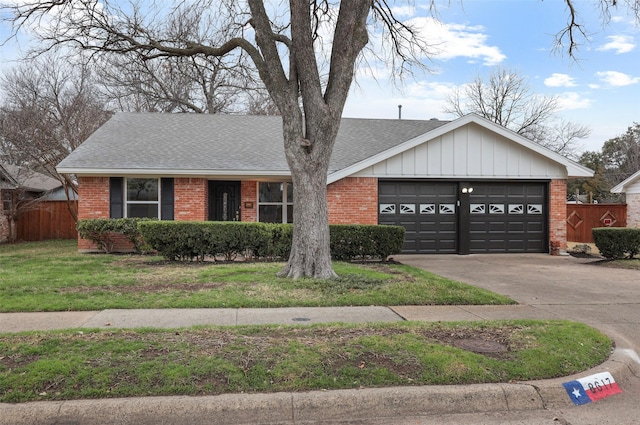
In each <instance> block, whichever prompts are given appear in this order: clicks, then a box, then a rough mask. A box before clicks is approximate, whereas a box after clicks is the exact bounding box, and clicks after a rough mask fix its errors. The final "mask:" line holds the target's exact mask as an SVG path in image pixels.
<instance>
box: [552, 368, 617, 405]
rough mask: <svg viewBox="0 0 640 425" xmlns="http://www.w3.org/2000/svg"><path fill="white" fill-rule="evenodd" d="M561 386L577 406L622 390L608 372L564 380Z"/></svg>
mask: <svg viewBox="0 0 640 425" xmlns="http://www.w3.org/2000/svg"><path fill="white" fill-rule="evenodd" d="M562 386H563V387H564V389H565V390H567V394H569V397H570V398H571V401H573V403H574V404H576V405H578V406H579V405H581V404H587V403H591V402H592V401H597V400H601V399H603V398H606V397H609V396H611V395H614V394H618V393H621V392H622V390H621V389H620V387H619V386H618V384H617V383H616V381H615V380H614V379H613V376H611V374H610V373H609V372H602V373H596V374H595V375H591V376H587V377H586V378H580V379H576V380H575V381H570V382H565V383H564V384H562Z"/></svg>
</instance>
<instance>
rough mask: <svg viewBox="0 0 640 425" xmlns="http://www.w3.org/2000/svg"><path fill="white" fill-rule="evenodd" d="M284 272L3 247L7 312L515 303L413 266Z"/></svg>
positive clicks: (0, 278)
mask: <svg viewBox="0 0 640 425" xmlns="http://www.w3.org/2000/svg"><path fill="white" fill-rule="evenodd" d="M282 266H283V264H281V263H263V262H256V263H238V262H236V263H227V264H214V263H205V264H199V263H187V264H185V263H174V262H166V261H163V259H162V257H157V256H140V255H117V254H116V255H106V254H79V253H78V252H77V247H76V242H75V241H48V242H38V243H25V244H16V245H1V246H0V270H2V274H1V275H0V311H2V312H17V311H67V310H102V309H131V308H223V307H224V308H240V307H246V308H249V307H253V308H258V307H292V306H299V307H301V306H309V307H312V306H313V307H315V306H362V305H365V306H366V305H379V306H385V305H447V304H465V305H470V304H512V303H513V301H511V300H510V299H509V298H507V297H504V296H501V295H497V294H494V293H492V292H489V291H486V290H483V289H479V288H476V287H473V286H470V285H466V284H463V283H459V282H454V281H451V280H449V279H445V278H442V277H440V276H436V275H434V274H432V273H429V272H426V271H423V270H420V269H417V268H414V267H409V266H405V265H397V264H375V263H374V264H368V265H358V264H349V263H336V264H335V270H336V272H337V273H338V274H339V275H340V279H336V280H313V279H299V280H291V279H285V278H277V277H276V272H277V271H279V270H280V269H281V268H282Z"/></svg>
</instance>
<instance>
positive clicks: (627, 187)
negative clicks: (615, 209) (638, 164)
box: [611, 170, 640, 227]
mask: <svg viewBox="0 0 640 425" xmlns="http://www.w3.org/2000/svg"><path fill="white" fill-rule="evenodd" d="M611 192H612V193H624V194H625V196H626V198H627V227H640V170H638V172H636V173H635V174H633V175H631V176H630V177H629V178H628V179H626V180H625V181H623V182H622V183H620V184H619V185H617V186H615V187H613V188H612V189H611Z"/></svg>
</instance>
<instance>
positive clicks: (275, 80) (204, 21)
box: [11, 0, 639, 278]
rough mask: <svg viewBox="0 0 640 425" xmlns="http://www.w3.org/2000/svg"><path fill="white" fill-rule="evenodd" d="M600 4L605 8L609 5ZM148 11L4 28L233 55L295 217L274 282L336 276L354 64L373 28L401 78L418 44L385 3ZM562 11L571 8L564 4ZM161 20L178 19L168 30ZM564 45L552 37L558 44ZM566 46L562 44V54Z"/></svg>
mask: <svg viewBox="0 0 640 425" xmlns="http://www.w3.org/2000/svg"><path fill="white" fill-rule="evenodd" d="M629 1H630V0H629ZM638 1H639V0H634V1H633V3H634V4H635V3H637V2H638ZM601 2H602V3H603V4H605V5H607V7H608V6H609V4H610V0H601ZM149 3H150V4H151V5H150V6H149V5H148V4H147V5H145V7H142V5H143V2H142V1H139V2H136V1H135V0H134V1H133V2H131V3H129V2H128V3H127V6H126V10H124V9H122V8H120V7H118V4H116V2H115V1H114V2H109V1H108V0H103V1H101V2H97V1H96V0H42V1H38V2H32V3H27V4H26V5H18V6H13V7H12V8H11V9H12V18H11V19H12V21H13V23H14V24H15V27H16V28H18V29H19V28H20V27H21V26H24V25H30V24H32V23H33V22H34V21H38V20H42V19H43V17H46V18H47V19H45V20H44V21H46V22H47V23H48V25H47V26H46V28H41V31H40V36H41V41H43V42H44V45H45V46H47V47H52V46H56V45H61V44H71V45H74V46H78V47H80V48H82V49H88V50H92V51H94V52H102V53H115V54H137V55H140V56H141V57H143V58H145V59H147V60H148V59H153V58H158V57H168V56H208V57H221V56H226V55H230V54H236V53H235V52H237V51H238V50H242V51H243V52H244V53H245V54H247V55H248V56H249V57H250V58H251V60H252V62H253V64H254V66H255V68H256V69H257V72H258V74H259V76H260V79H261V80H262V82H263V83H264V85H265V87H266V89H267V91H268V92H269V95H270V96H271V98H272V100H273V102H274V103H275V105H276V106H277V108H278V111H279V112H280V114H281V115H282V125H283V135H284V151H285V156H286V159H287V161H288V164H289V167H290V170H291V176H292V180H293V185H294V198H295V199H294V202H295V208H294V218H293V219H294V232H293V245H292V249H291V256H290V258H289V261H288V263H287V265H286V267H285V268H284V270H283V271H282V272H281V274H282V275H285V276H290V277H294V278H297V277H302V276H311V277H321V278H326V277H332V276H335V273H334V271H333V269H332V266H331V258H330V252H329V227H328V208H327V199H326V181H327V175H328V164H329V160H330V157H331V152H332V150H333V146H334V143H335V139H336V135H337V132H338V128H339V125H340V119H341V115H342V111H343V108H344V104H345V101H346V98H347V95H348V93H349V88H350V86H351V83H352V81H353V77H354V69H355V66H356V62H357V59H358V58H359V57H360V55H361V52H362V51H363V49H364V48H365V46H367V44H368V43H369V32H370V31H371V30H372V28H377V30H378V31H379V32H380V33H382V34H383V36H382V39H385V40H387V41H389V44H388V46H389V47H390V49H388V50H387V51H390V52H393V54H392V55H391V56H390V59H391V60H394V62H392V63H391V65H390V66H394V65H397V68H396V69H399V70H405V69H407V68H406V65H407V63H409V64H411V63H416V64H420V61H414V59H415V58H416V57H415V56H414V55H418V56H421V55H423V53H424V52H425V50H424V44H423V43H422V42H421V41H420V40H419V39H418V38H417V37H415V33H414V32H413V31H412V30H411V28H409V27H407V26H406V25H404V24H402V23H401V22H399V21H398V20H397V19H396V18H395V16H394V14H393V8H392V6H391V5H390V4H389V2H388V1H387V0H349V1H343V2H337V1H336V2H334V1H330V0H289V2H288V5H285V3H286V2H266V1H261V0H246V2H245V1H242V2H238V1H232V0H218V1H214V0H199V1H198V0H194V1H193V2H189V1H180V2H177V6H175V7H167V6H166V5H163V6H164V7H160V6H156V5H157V3H155V2H149ZM565 3H566V4H567V5H570V6H573V4H572V3H573V0H565ZM613 3H616V2H615V1H614V2H613ZM571 11H572V14H571V16H572V17H573V16H574V15H573V8H571ZM168 15H174V16H183V17H184V19H177V20H176V19H171V20H169V21H167V19H166V17H167V16H168ZM163 22H177V23H179V24H178V25H175V24H172V25H171V26H167V25H163ZM576 23H577V21H576V20H575V19H571V20H570V21H569V23H568V24H567V29H568V34H569V35H572V34H574V33H575V31H578V30H580V29H581V28H580V27H579V26H578V27H576V26H575V24H576ZM578 24H579V23H578ZM193 26H196V27H198V28H200V29H201V30H202V31H203V32H204V33H206V34H209V35H212V34H214V33H216V32H218V31H220V30H221V31H224V32H223V33H224V34H225V35H226V39H225V40H222V41H221V42H220V43H215V42H214V43H211V42H210V40H216V39H215V38H212V37H209V36H202V37H198V38H197V39H192V38H191V37H190V36H189V34H190V30H189V29H190V28H192V27H193ZM376 26H377V27H376ZM564 39H565V38H564V37H563V35H562V34H559V40H560V41H561V42H562V41H563V40H564ZM573 41H574V40H573V38H570V48H573ZM325 51H326V52H327V55H326V57H325V56H323V55H322V52H325ZM383 51H385V50H384V49H383ZM396 59H399V60H397V61H395V60H396Z"/></svg>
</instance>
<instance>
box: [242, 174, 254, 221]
mask: <svg viewBox="0 0 640 425" xmlns="http://www.w3.org/2000/svg"><path fill="white" fill-rule="evenodd" d="M240 198H241V199H240V202H241V203H240V221H258V182H257V181H254V180H246V181H243V182H241V183H240Z"/></svg>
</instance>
